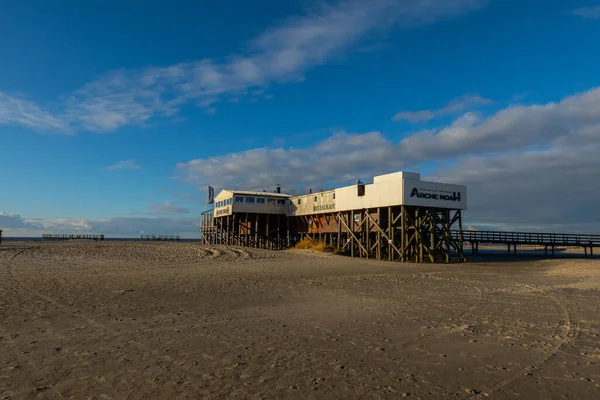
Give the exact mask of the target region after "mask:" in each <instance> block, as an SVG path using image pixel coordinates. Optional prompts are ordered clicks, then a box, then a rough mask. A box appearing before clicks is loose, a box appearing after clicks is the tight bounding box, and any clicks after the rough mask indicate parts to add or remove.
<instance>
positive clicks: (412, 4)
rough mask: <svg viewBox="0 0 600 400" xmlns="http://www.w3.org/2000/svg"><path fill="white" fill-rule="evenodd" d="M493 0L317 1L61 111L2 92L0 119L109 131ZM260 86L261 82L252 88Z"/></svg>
mask: <svg viewBox="0 0 600 400" xmlns="http://www.w3.org/2000/svg"><path fill="white" fill-rule="evenodd" d="M489 1H490V0H427V1H423V0H403V1H397V0H344V1H339V2H336V3H331V4H330V3H324V2H318V3H317V4H316V5H315V6H314V7H313V8H312V9H311V10H310V11H309V12H307V13H306V14H305V15H301V16H296V17H291V18H288V19H287V20H285V21H283V22H282V23H281V24H279V25H277V26H274V27H271V28H269V29H267V30H266V31H264V32H263V33H262V34H260V35H259V36H258V37H256V38H254V39H253V40H251V41H250V42H249V44H248V46H247V51H246V52H244V53H241V54H232V55H230V56H228V57H225V58H224V59H222V60H212V59H202V60H197V61H191V62H183V63H178V64H174V65H170V66H162V67H160V66H159V67H150V68H146V69H144V70H119V71H113V72H110V73H107V74H106V75H104V76H102V77H100V78H99V79H97V80H96V81H94V82H91V83H88V84H86V85H84V86H83V87H82V88H81V89H79V90H77V91H76V92H74V93H72V94H71V95H68V96H66V97H67V100H66V102H65V103H64V104H62V111H59V112H52V111H50V110H48V109H44V108H43V107H42V106H39V105H37V104H35V103H33V102H30V101H26V100H23V99H20V98H18V97H16V96H10V95H9V94H6V93H1V94H0V123H4V124H15V125H26V126H28V127H31V128H35V129H40V130H49V131H55V132H62V133H69V132H73V131H76V130H80V129H85V130H89V131H95V132H109V131H113V130H116V129H118V128H120V127H122V126H126V125H140V124H144V123H145V122H147V121H148V120H150V119H151V118H161V117H172V116H174V115H176V114H177V113H178V112H179V110H180V108H181V107H182V106H183V105H184V104H186V103H187V102H188V101H189V100H195V102H196V104H198V102H200V103H202V101H203V100H204V99H220V100H224V99H228V100H234V99H238V98H239V96H240V95H243V94H245V93H247V92H248V91H250V93H252V92H253V91H254V92H255V91H256V90H261V89H260V88H261V87H264V86H266V85H269V84H273V83H283V82H291V81H299V80H302V79H303V74H304V72H306V71H307V70H308V69H310V68H313V67H315V66H317V65H320V64H322V63H325V62H327V61H329V60H331V59H333V58H337V57H340V56H343V55H344V54H345V53H346V52H347V51H348V49H349V48H351V47H352V46H355V45H357V44H359V43H360V42H362V41H365V40H368V38H369V36H370V35H371V34H373V33H376V32H380V31H383V30H387V29H390V28H391V27H393V26H394V25H403V26H414V25H422V24H430V23H433V22H435V21H437V20H440V19H443V18H450V17H453V16H456V15H461V14H464V13H467V12H470V11H472V10H475V9H477V8H480V7H483V6H485V5H486V4H487V3H488V2H489ZM257 88H258V89H257Z"/></svg>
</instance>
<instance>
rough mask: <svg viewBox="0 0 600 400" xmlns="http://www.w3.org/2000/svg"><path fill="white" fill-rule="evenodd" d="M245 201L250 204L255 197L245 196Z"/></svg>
mask: <svg viewBox="0 0 600 400" xmlns="http://www.w3.org/2000/svg"><path fill="white" fill-rule="evenodd" d="M246 203H250V204H254V203H256V197H246Z"/></svg>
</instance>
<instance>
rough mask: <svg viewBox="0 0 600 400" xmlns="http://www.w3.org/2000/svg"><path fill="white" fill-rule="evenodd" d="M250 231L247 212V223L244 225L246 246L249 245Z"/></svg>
mask: <svg viewBox="0 0 600 400" xmlns="http://www.w3.org/2000/svg"><path fill="white" fill-rule="evenodd" d="M249 234H250V232H249V229H248V213H246V223H245V226H244V247H248V236H249Z"/></svg>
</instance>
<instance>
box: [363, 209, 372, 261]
mask: <svg viewBox="0 0 600 400" xmlns="http://www.w3.org/2000/svg"><path fill="white" fill-rule="evenodd" d="M368 213H369V209H368V208H367V209H365V210H363V215H362V219H363V220H362V227H363V228H362V231H363V232H364V236H363V240H364V242H365V243H366V244H367V246H366V248H367V254H365V256H366V258H369V256H370V253H371V229H369V225H371V224H370V223H369V219H368V218H367V217H366V215H367V214H368Z"/></svg>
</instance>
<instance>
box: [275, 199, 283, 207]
mask: <svg viewBox="0 0 600 400" xmlns="http://www.w3.org/2000/svg"><path fill="white" fill-rule="evenodd" d="M277 205H278V206H285V200H280V199H277Z"/></svg>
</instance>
